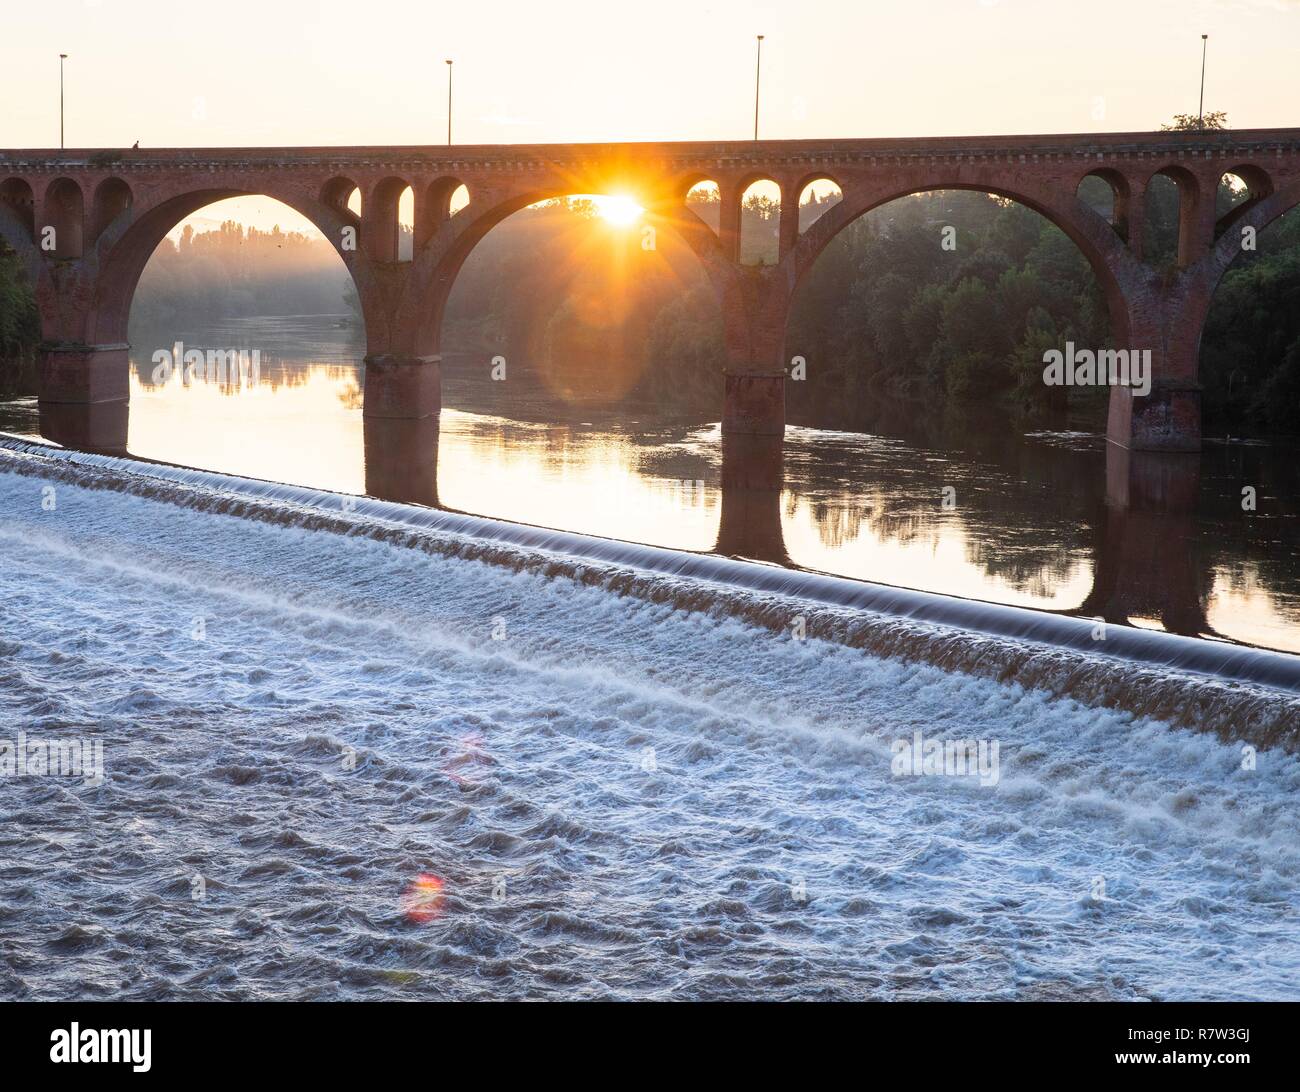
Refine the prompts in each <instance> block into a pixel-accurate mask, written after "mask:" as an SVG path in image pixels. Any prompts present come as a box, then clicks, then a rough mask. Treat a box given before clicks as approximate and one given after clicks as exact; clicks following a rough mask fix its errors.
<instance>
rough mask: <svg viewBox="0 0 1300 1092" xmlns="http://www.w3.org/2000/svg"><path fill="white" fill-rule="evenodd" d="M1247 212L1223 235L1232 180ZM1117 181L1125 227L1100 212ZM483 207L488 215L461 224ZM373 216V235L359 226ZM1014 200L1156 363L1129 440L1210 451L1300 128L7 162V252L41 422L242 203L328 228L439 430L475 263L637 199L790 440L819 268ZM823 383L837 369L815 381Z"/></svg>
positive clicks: (1, 168)
mask: <svg viewBox="0 0 1300 1092" xmlns="http://www.w3.org/2000/svg"><path fill="white" fill-rule="evenodd" d="M1225 173H1232V174H1235V175H1236V176H1237V177H1238V178H1239V179H1240V180H1241V181H1242V182H1243V183H1244V184H1245V185H1246V187H1247V190H1248V193H1247V199H1246V200H1244V201H1242V202H1240V203H1238V204H1237V205H1236V206H1235V207H1234V208H1233V209H1232V210H1231V211H1230V212H1229V213H1227V214H1226V215H1223V216H1217V215H1216V194H1217V191H1218V185H1219V180H1220V179H1221V177H1222V176H1223V175H1224V174H1225ZM1157 175H1163V176H1166V177H1168V178H1171V179H1172V180H1173V181H1174V182H1175V183H1176V184H1177V186H1178V190H1179V195H1180V224H1179V239H1178V253H1177V260H1176V262H1175V264H1174V265H1173V266H1172V267H1168V266H1166V267H1164V268H1157V267H1155V266H1154V265H1152V264H1150V263H1148V262H1147V261H1146V260H1145V259H1144V256H1143V253H1142V240H1143V223H1144V220H1143V211H1144V208H1145V194H1146V190H1147V187H1148V185H1149V184H1150V183H1151V180H1152V179H1153V178H1155V177H1156V176H1157ZM1088 176H1096V177H1098V178H1100V179H1102V180H1103V181H1104V182H1106V183H1107V184H1108V185H1109V186H1110V188H1111V191H1112V193H1113V196H1114V202H1113V215H1112V216H1111V217H1110V218H1109V219H1108V218H1106V217H1104V216H1103V215H1100V214H1099V213H1097V212H1096V211H1094V209H1093V208H1092V207H1090V206H1089V205H1087V204H1085V203H1084V202H1083V201H1081V200H1080V199H1079V197H1078V195H1077V191H1078V187H1079V185H1080V183H1081V182H1082V180H1083V179H1084V178H1086V177H1088ZM817 179H829V180H830V181H833V182H834V183H835V184H836V185H838V187H839V188H840V190H841V193H842V199H841V200H840V202H839V203H838V204H836V205H834V206H833V207H831V208H830V209H829V210H828V211H826V212H825V213H824V214H823V215H821V216H820V217H819V218H818V219H817V220H816V221H815V222H813V223H812V224H810V225H809V226H808V227H807V228H806V229H804V230H802V231H801V230H800V224H799V213H798V199H799V195H800V193H801V192H802V190H803V188H804V186H805V185H806V184H807V183H808V182H810V181H814V180H817ZM757 180H769V181H771V182H774V183H776V185H777V186H778V187H779V189H780V193H781V198H782V203H781V211H780V215H779V222H778V228H779V230H778V235H779V252H778V258H777V261H776V262H775V264H772V265H763V266H748V265H743V264H742V263H741V262H740V224H741V200H742V196H743V194H744V192H745V190H746V189H747V187H748V186H749V185H751V184H752V183H753V182H754V181H757ZM701 181H711V182H713V183H716V184H717V186H718V189H719V194H720V202H721V204H720V220H719V227H718V230H717V231H714V230H713V229H712V228H711V227H710V226H708V225H707V224H706V223H705V222H704V221H703V220H702V219H700V217H699V216H697V215H696V214H695V213H694V212H693V211H692V210H691V209H690V208H689V207H688V205H687V202H686V195H687V192H688V191H689V190H690V189H691V187H692V186H694V185H695V184H697V183H699V182H701ZM408 186H409V187H410V188H411V189H412V191H413V193H414V197H415V202H414V208H415V216H414V219H415V223H414V238H413V253H412V257H411V258H410V259H409V260H399V251H398V244H397V240H398V223H397V206H398V201H399V198H400V196H401V194H402V193H403V192H404V191H405V190H406V188H407V187H408ZM460 186H464V187H465V188H466V189H467V190H468V193H469V203H468V205H466V206H465V207H464V208H460V209H457V210H456V211H454V212H453V210H452V196H453V193H454V192H455V191H456V190H457V189H458V188H459V187H460ZM354 189H355V190H359V191H360V193H361V195H362V201H361V209H362V212H361V215H359V216H358V215H356V214H354V213H353V212H352V211H351V210H350V209H349V207H348V198H349V195H350V194H351V193H352V192H353V190H354ZM943 189H965V190H976V191H982V192H988V193H993V194H997V195H1000V196H1003V197H1006V198H1008V199H1011V200H1014V201H1017V202H1020V203H1022V204H1024V205H1026V206H1028V207H1029V208H1031V209H1034V210H1035V211H1036V212H1038V213H1040V214H1042V215H1043V216H1044V217H1046V218H1047V219H1048V220H1049V221H1051V222H1052V223H1053V224H1055V225H1056V226H1057V227H1059V228H1060V229H1061V230H1062V231H1064V232H1065V233H1066V235H1068V236H1069V237H1070V238H1071V239H1072V240H1073V241H1074V242H1075V244H1076V245H1077V246H1078V247H1079V249H1080V250H1081V251H1082V253H1083V254H1084V256H1085V257H1086V258H1087V259H1088V261H1089V263H1090V264H1091V266H1092V268H1093V270H1094V271H1095V273H1096V275H1097V278H1098V280H1099V282H1100V284H1101V286H1102V289H1103V292H1104V294H1105V297H1106V301H1107V306H1108V309H1109V313H1110V321H1111V329H1112V333H1113V340H1114V343H1115V345H1116V347H1119V348H1124V347H1129V348H1133V349H1150V350H1151V351H1152V355H1153V374H1154V384H1153V386H1152V389H1151V391H1150V393H1149V394H1148V395H1146V396H1139V395H1137V394H1135V393H1134V392H1133V391H1132V390H1131V389H1130V388H1127V387H1118V386H1117V387H1115V388H1113V389H1112V392H1111V404H1110V418H1109V425H1108V435H1109V439H1110V440H1112V441H1113V442H1115V443H1117V444H1120V445H1122V446H1124V447H1129V448H1134V449H1142V450H1182V451H1188V450H1197V449H1199V446H1200V394H1199V386H1198V384H1197V363H1198V354H1199V345H1200V337H1201V329H1202V326H1203V324H1204V320H1205V316H1206V312H1207V310H1208V308H1209V303H1210V298H1211V295H1212V293H1213V291H1214V288H1215V285H1216V284H1217V283H1218V281H1219V280H1220V278H1221V277H1222V276H1223V274H1224V272H1225V271H1226V270H1227V268H1228V266H1229V264H1230V263H1231V262H1232V260H1233V258H1234V257H1235V256H1236V255H1237V254H1238V253H1240V251H1241V242H1242V238H1243V235H1244V234H1247V233H1245V232H1244V229H1254V230H1256V231H1258V230H1260V229H1262V228H1263V227H1264V226H1265V225H1267V224H1268V223H1269V222H1270V221H1272V220H1273V219H1275V218H1276V217H1277V216H1279V215H1281V214H1282V213H1283V212H1285V211H1286V210H1287V209H1289V208H1292V207H1294V206H1295V205H1296V204H1297V203H1300V129H1268V130H1237V131H1198V132H1160V133H1115V134H1087V135H1074V136H1069V135H1062V136H1011V137H963V138H936V139H931V138H909V139H901V140H879V139H872V140H798V141H782V140H778V141H736V142H716V143H714V142H708V143H704V142H699V143H662V144H654V143H643V144H554V145H479V146H468V145H467V146H449V147H437V146H427V147H388V148H383V147H374V148H371V147H323V148H220V149H153V150H144V149H130V150H109V149H105V150H69V151H49V150H29V151H0V239H3V240H4V242H5V243H7V244H8V246H9V247H10V248H12V249H13V250H14V251H16V252H17V253H18V254H19V255H20V257H21V259H22V261H23V262H24V264H25V267H26V270H27V273H28V276H29V279H30V281H31V283H32V285H33V286H34V290H35V295H36V299H37V303H38V307H39V311H40V317H41V324H42V334H43V338H44V344H43V348H44V357H43V361H42V366H41V378H40V390H39V396H40V399H41V401H42V403H48V404H57V403H73V404H78V403H83V404H84V403H99V402H116V401H123V400H125V399H126V398H127V391H128V383H127V375H128V370H127V350H128V348H129V346H128V344H127V317H128V314H129V311H130V305H131V298H132V295H133V293H134V291H135V287H136V284H137V282H138V280H139V277H140V275H141V273H142V271H143V270H144V267H145V264H146V262H147V261H148V260H149V257H150V255H151V254H152V253H153V251H154V249H155V247H157V245H158V244H159V243H160V242H161V241H162V239H163V238H164V237H165V236H166V235H167V234H168V233H169V232H170V231H172V230H173V229H174V228H175V226H176V225H177V224H178V223H179V222H180V221H181V220H183V219H184V218H185V217H186V216H188V215H190V214H191V213H193V212H196V211H197V210H198V209H200V208H202V207H204V206H205V205H208V204H210V203H211V202H213V201H218V200H221V199H223V198H228V197H235V196H241V195H248V194H257V195H265V196H268V197H272V198H274V199H276V200H278V201H281V202H283V203H284V204H286V205H288V206H290V207H291V208H293V209H295V210H297V211H298V212H299V213H301V214H302V215H303V216H305V217H306V218H307V219H309V220H311V221H312V222H313V223H314V224H315V225H316V226H317V227H318V228H319V229H320V230H321V232H322V233H323V234H324V235H325V237H326V238H327V239H329V240H330V241H331V242H332V243H333V245H334V246H335V248H336V249H337V250H338V252H339V255H340V257H341V258H342V259H343V261H344V263H345V264H346V266H347V268H348V269H349V271H350V273H351V275H352V277H353V279H354V281H355V283H356V287H357V294H358V296H359V298H360V301H361V307H362V312H363V317H364V320H365V326H366V339H367V356H366V377H365V396H364V397H365V409H364V412H365V414H366V415H367V416H369V417H377V418H383V417H389V418H421V417H427V416H432V415H436V414H437V413H438V410H439V408H440V370H439V363H440V356H439V340H440V327H441V322H442V314H443V310H444V308H445V306H446V303H447V299H448V296H449V294H450V292H451V288H452V285H453V283H454V282H455V279H456V274H457V272H458V271H459V269H460V267H461V264H462V263H463V262H464V260H465V258H466V257H467V256H468V255H469V253H470V251H471V250H472V249H473V247H474V245H475V244H476V243H477V242H478V241H479V240H480V239H481V238H483V236H484V235H486V234H487V232H488V231H490V230H491V228H492V227H493V226H494V225H496V224H497V223H499V222H500V221H501V220H503V219H504V218H505V217H507V216H509V215H510V214H511V213H513V212H515V211H517V210H519V209H522V208H524V207H525V206H527V205H530V204H533V203H534V202H537V201H541V200H544V199H546V198H550V197H558V196H564V195H569V194H609V193H618V194H628V195H632V196H634V197H635V199H636V200H637V202H638V203H639V204H640V205H642V206H643V207H644V208H645V210H646V213H645V216H646V220H647V222H648V223H650V224H651V225H653V226H655V227H656V230H659V229H663V230H666V231H672V232H676V233H677V234H678V235H679V236H680V237H681V238H682V240H683V241H684V242H685V243H686V244H687V245H688V246H689V247H690V249H691V250H692V251H693V253H694V254H695V255H696V256H697V257H698V258H699V260H700V263H701V265H702V266H703V269H704V270H705V272H706V274H707V276H708V279H709V281H710V283H711V284H712V286H713V288H714V290H715V292H716V294H717V297H718V299H719V302H720V305H721V309H722V314H723V321H724V327H725V335H726V337H725V344H726V357H727V359H726V360H725V361H720V362H719V364H720V369H719V370H720V371H721V372H723V374H724V376H725V380H724V402H723V427H724V430H725V431H727V432H732V433H757V434H764V433H767V434H771V433H779V432H781V431H782V430H783V428H784V421H785V409H784V405H785V394H784V384H785V381H786V373H787V369H788V365H789V360H788V357H787V347H786V345H785V332H786V321H787V318H788V316H789V312H790V306H791V301H792V299H793V297H794V293H795V290H796V289H797V288H798V286H799V284H800V282H801V280H802V278H803V277H804V276H805V274H806V273H807V272H808V270H809V269H810V267H811V266H812V263H813V262H814V260H815V259H816V257H817V256H818V254H819V253H820V252H821V251H822V250H823V248H825V246H826V245H827V244H828V243H829V242H830V241H831V240H832V239H833V238H834V237H835V235H836V234H837V233H838V232H839V231H840V230H841V229H842V228H844V227H845V226H846V225H847V224H849V223H850V222H851V221H853V220H854V219H856V218H857V217H859V216H861V215H862V214H863V213H865V212H868V211H869V210H871V209H873V208H875V207H876V206H878V205H882V204H884V203H886V202H888V201H891V200H894V199H895V198H898V197H902V196H905V195H908V194H912V193H918V192H924V191H929V190H943ZM809 365H810V369H811V370H812V372H813V374H815V368H816V362H815V361H811V362H809Z"/></svg>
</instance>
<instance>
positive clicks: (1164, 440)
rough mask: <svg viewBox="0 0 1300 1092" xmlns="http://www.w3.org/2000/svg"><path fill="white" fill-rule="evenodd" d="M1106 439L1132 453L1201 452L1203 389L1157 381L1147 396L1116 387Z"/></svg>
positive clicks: (1191, 384) (1183, 382)
mask: <svg viewBox="0 0 1300 1092" xmlns="http://www.w3.org/2000/svg"><path fill="white" fill-rule="evenodd" d="M1106 439H1108V440H1109V441H1110V442H1111V443H1113V444H1117V445H1118V446H1120V447H1124V448H1129V449H1130V450H1132V451H1167V452H1183V453H1186V452H1197V451H1200V450H1201V388H1200V385H1199V384H1197V383H1195V382H1192V381H1190V380H1157V381H1156V382H1155V383H1153V384H1152V386H1151V392H1150V394H1147V395H1145V396H1142V395H1138V394H1134V393H1133V390H1132V388H1130V387H1113V388H1112V389H1111V393H1110V412H1109V416H1108V418H1107V422H1106Z"/></svg>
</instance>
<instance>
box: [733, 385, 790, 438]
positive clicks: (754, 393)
mask: <svg viewBox="0 0 1300 1092" xmlns="http://www.w3.org/2000/svg"><path fill="white" fill-rule="evenodd" d="M722 431H723V433H724V434H735V435H750V436H782V435H784V434H785V372H742V371H733V370H731V369H728V370H727V371H725V372H724V373H723V397H722Z"/></svg>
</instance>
